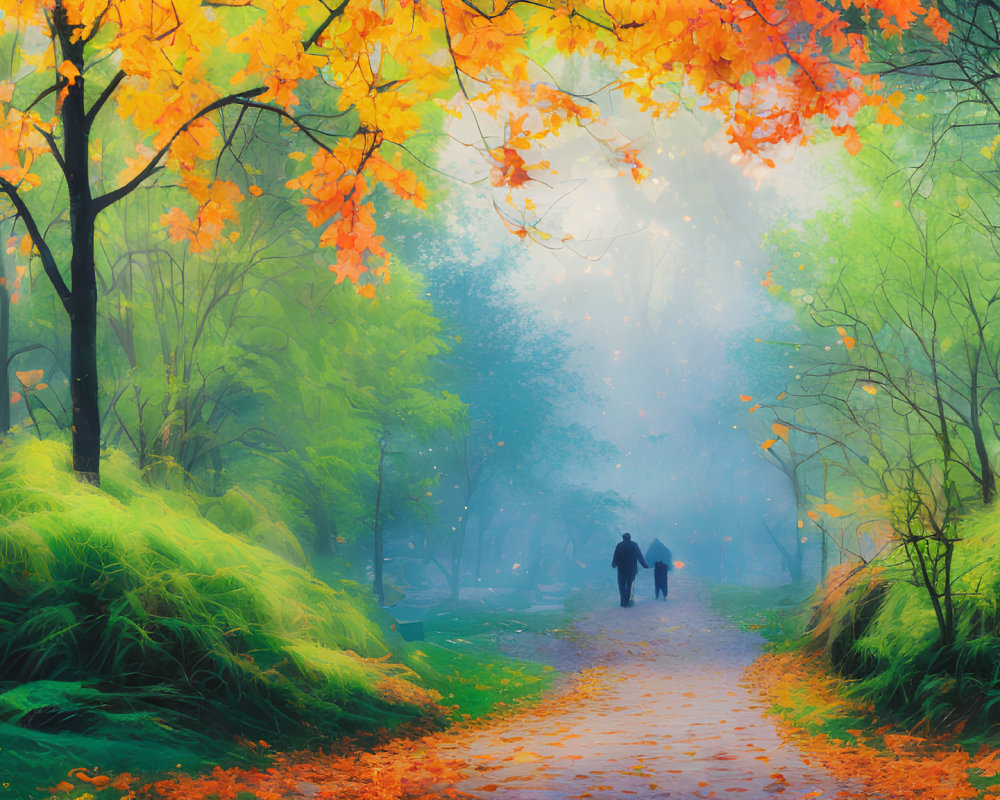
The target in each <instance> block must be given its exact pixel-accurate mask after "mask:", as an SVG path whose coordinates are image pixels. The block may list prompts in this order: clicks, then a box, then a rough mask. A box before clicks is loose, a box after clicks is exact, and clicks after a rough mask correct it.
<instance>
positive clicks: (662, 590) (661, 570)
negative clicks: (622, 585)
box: [646, 539, 673, 600]
mask: <svg viewBox="0 0 1000 800" xmlns="http://www.w3.org/2000/svg"><path fill="white" fill-rule="evenodd" d="M646 560H647V561H652V562H653V597H654V598H655V599H657V600H659V599H660V595H661V594H662V595H663V599H664V600H666V599H667V573H668V572H669V571H670V566H671V561H672V560H673V556H671V555H670V549H669V548H668V547H667V546H666V545H665V544H663V542H661V541H660V540H659V539H653V543H652V544H651V545H650V546H649V549H648V550H647V551H646Z"/></svg>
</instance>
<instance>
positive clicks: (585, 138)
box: [441, 96, 843, 547]
mask: <svg viewBox="0 0 1000 800" xmlns="http://www.w3.org/2000/svg"><path fill="white" fill-rule="evenodd" d="M614 100H615V98H613V97H611V98H609V97H607V96H605V97H604V101H605V104H606V105H608V106H609V108H607V109H604V110H605V111H613V112H614V113H615V118H616V120H617V121H618V122H619V125H618V131H619V135H620V136H625V137H628V139H629V140H631V142H632V144H633V146H635V147H636V148H638V149H639V151H640V153H641V159H642V161H643V163H644V164H646V165H647V166H648V167H649V175H648V177H646V178H645V180H643V181H642V182H641V183H636V182H635V181H633V180H631V179H630V178H629V177H628V176H627V173H625V175H623V174H622V172H621V171H620V165H619V164H610V163H608V162H607V161H606V160H604V159H602V158H601V157H600V154H599V153H597V152H595V149H594V147H593V144H592V142H591V141H590V138H589V135H588V134H584V133H582V132H574V133H566V134H564V135H562V136H560V137H559V138H558V140H557V141H556V143H555V147H553V148H550V149H548V150H547V151H546V152H545V154H544V157H545V158H547V159H548V160H549V161H550V162H551V163H552V165H553V169H556V170H558V174H559V178H560V183H559V184H557V185H553V186H551V187H548V186H544V185H543V186H541V187H538V186H534V187H532V189H531V193H530V197H531V198H532V200H530V201H529V202H531V203H534V205H535V207H536V208H537V212H536V213H537V214H539V215H540V216H541V218H542V221H541V223H539V225H538V226H537V230H534V231H530V232H529V234H528V235H527V236H525V237H523V239H522V240H521V241H520V242H518V240H517V239H516V238H515V237H513V236H512V235H511V232H510V230H509V228H510V227H511V224H512V223H511V222H507V223H506V224H505V223H504V222H503V221H501V220H500V219H498V218H497V215H498V214H501V215H503V216H504V218H505V219H506V220H516V214H515V211H514V209H512V207H511V205H509V204H508V202H507V199H508V193H507V190H506V189H505V188H503V189H496V188H493V187H490V186H489V183H488V181H484V180H483V179H482V177H483V176H482V170H483V166H482V161H481V159H478V158H476V157H475V156H470V153H469V150H468V149H467V148H465V147H462V146H461V145H459V144H455V145H453V146H452V147H451V148H450V150H449V151H447V153H446V155H445V156H444V157H443V158H442V162H441V168H442V169H443V170H444V171H446V173H447V174H449V175H450V176H452V177H453V178H455V179H457V180H455V181H454V182H453V183H452V184H451V189H450V193H451V196H452V202H453V205H454V209H453V211H452V213H451V217H450V219H451V224H452V226H454V228H456V229H459V230H460V229H463V228H464V229H467V230H474V231H476V236H477V237H478V240H479V245H478V246H479V247H481V248H482V250H483V251H490V250H496V251H498V252H508V253H515V254H517V257H518V259H519V261H520V262H521V263H522V266H521V268H520V270H519V272H518V274H517V277H516V280H515V281H514V282H513V285H512V288H514V289H516V290H517V291H518V292H520V293H521V295H522V296H523V297H524V298H526V299H527V300H529V301H530V302H531V303H532V304H534V305H535V306H536V307H537V308H538V309H539V310H540V312H541V313H542V314H543V315H544V316H545V317H546V318H548V319H549V320H551V321H553V322H554V323H555V324H556V325H557V326H558V327H559V328H560V329H562V330H564V331H565V332H566V333H567V334H568V336H569V341H570V343H571V345H572V348H573V356H572V363H573V366H574V368H575V369H576V370H577V371H578V372H579V374H581V375H582V376H584V377H585V379H586V387H587V392H586V393H585V394H584V395H583V396H579V397H578V400H577V402H576V403H575V405H573V406H572V407H570V408H567V409H566V414H567V416H568V417H569V418H570V419H574V420H578V421H579V422H581V423H582V424H584V425H586V426H588V427H590V428H592V429H593V431H594V432H595V434H596V435H597V436H598V437H599V438H601V439H605V440H607V441H609V442H611V443H613V444H614V445H615V446H616V447H617V449H618V450H619V453H618V454H617V455H616V456H613V457H611V458H609V459H608V460H607V463H606V464H604V465H599V466H597V468H596V470H592V471H585V472H584V473H582V474H579V475H577V476H571V477H575V478H576V480H579V481H581V482H584V483H589V484H590V485H592V486H594V487H595V488H598V489H601V490H604V489H614V490H616V491H618V492H619V493H620V494H621V495H622V496H623V497H627V498H631V499H632V501H633V503H634V506H633V507H632V508H631V509H630V510H629V511H628V512H626V514H627V517H626V518H627V520H628V525H629V526H631V527H633V529H634V530H635V532H636V536H637V537H639V538H641V539H642V540H643V541H648V540H650V539H651V538H652V537H654V536H663V537H664V538H666V539H668V540H669V539H670V538H671V537H673V538H676V539H679V540H681V541H683V540H686V539H687V538H688V537H689V536H690V535H691V529H692V526H694V527H701V528H702V533H703V534H704V533H707V531H706V530H705V529H706V528H707V529H709V530H714V531H715V532H716V533H717V534H718V537H719V538H722V537H724V536H725V535H726V534H727V532H729V533H731V532H732V529H733V528H736V527H742V526H743V525H744V524H747V525H748V527H749V528H750V529H753V528H755V527H756V528H758V529H759V522H758V521H756V520H759V519H760V518H761V517H764V518H765V519H766V520H767V521H768V522H769V523H770V524H771V525H773V526H776V527H779V528H780V527H782V526H784V527H789V526H792V525H794V524H795V510H794V503H793V501H792V499H791V497H790V496H789V495H790V489H789V486H788V481H787V479H785V478H784V477H783V476H781V475H780V473H779V472H777V471H776V470H775V469H774V468H773V467H771V466H769V465H767V464H766V463H765V461H764V460H763V458H762V457H761V455H762V453H761V449H760V441H759V438H760V437H758V438H757V439H755V438H754V437H755V433H753V432H752V431H748V429H747V426H746V425H745V424H744V423H745V422H746V421H747V419H748V416H747V408H748V405H747V404H746V403H742V402H740V399H739V395H740V394H747V393H750V394H753V393H757V392H763V393H765V394H766V393H770V394H771V395H772V396H773V395H776V394H778V393H779V392H780V391H781V390H782V389H783V388H784V381H786V380H788V379H789V378H792V377H793V375H792V374H788V375H786V374H784V372H788V373H793V370H792V369H791V367H793V366H794V364H793V363H790V362H789V363H786V362H788V353H787V350H788V348H787V347H784V346H782V345H780V344H772V343H771V342H774V341H775V340H778V341H783V335H784V339H787V338H788V336H787V333H788V330H789V328H790V326H792V325H793V323H792V322H791V321H790V319H789V315H788V314H787V312H786V311H785V310H783V309H781V308H780V307H779V306H777V305H776V304H773V303H771V302H769V300H768V297H767V290H766V288H765V287H764V286H763V285H762V282H765V281H766V277H767V270H768V267H769V264H768V262H767V260H766V256H765V254H764V252H763V250H762V244H763V237H764V235H765V233H766V232H767V231H768V229H769V228H770V227H772V226H774V225H775V224H778V223H787V222H794V221H795V220H797V219H801V218H803V217H805V216H808V215H809V214H811V213H814V212H815V211H817V210H818V209H819V208H821V207H822V205H823V203H824V198H825V197H826V192H828V191H830V188H831V186H830V184H831V182H832V178H831V177H830V175H829V170H828V169H824V159H825V158H828V157H832V158H833V159H834V160H835V159H837V158H840V157H841V154H842V153H843V148H842V145H841V144H840V143H839V142H832V143H830V142H827V143H820V144H816V145H812V146H810V147H808V148H795V147H792V146H789V147H788V148H787V149H786V150H784V151H783V152H782V153H781V154H780V155H779V156H778V163H777V164H776V166H775V167H774V168H770V167H767V166H764V165H763V164H761V163H760V162H759V161H756V160H754V159H751V158H747V157H742V156H741V155H740V154H739V153H738V151H737V150H736V148H735V147H734V146H732V145H731V144H730V143H729V142H727V140H726V137H725V135H724V134H723V133H722V131H721V130H720V126H719V124H718V120H717V119H715V118H713V117H711V116H709V115H707V114H705V113H702V112H698V111H696V110H694V111H687V110H682V111H680V112H679V113H678V114H677V116H675V117H673V118H670V119H661V120H658V121H655V122H651V121H650V120H649V118H648V117H645V116H643V115H641V114H639V113H637V112H633V113H631V114H629V113H628V112H627V111H623V108H622V106H623V105H625V106H626V108H627V104H623V103H622V102H621V101H620V99H618V107H614ZM449 132H450V133H451V135H452V136H453V137H455V139H456V140H457V141H459V142H461V141H464V140H465V139H466V137H470V136H474V135H475V134H474V127H473V125H472V124H471V121H468V120H458V121H455V122H453V123H452V124H451V125H450V127H449ZM463 182H464V183H463ZM520 197H521V198H523V197H524V195H523V194H522V195H521V196H520ZM516 202H517V199H515V204H516ZM522 202H523V199H522ZM494 209H495V210H494ZM755 340H760V341H755ZM793 360H794V359H793ZM783 370H784V372H783ZM570 468H571V469H572V467H570ZM664 528H666V530H664ZM671 528H673V529H674V530H670V529H671ZM765 547H767V545H765Z"/></svg>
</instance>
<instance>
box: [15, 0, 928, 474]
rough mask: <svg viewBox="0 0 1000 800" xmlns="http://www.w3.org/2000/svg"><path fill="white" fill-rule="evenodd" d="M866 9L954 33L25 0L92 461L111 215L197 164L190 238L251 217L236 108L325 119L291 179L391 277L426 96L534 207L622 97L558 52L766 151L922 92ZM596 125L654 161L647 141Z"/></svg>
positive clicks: (23, 129) (336, 245)
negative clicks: (871, 63) (570, 138)
mask: <svg viewBox="0 0 1000 800" xmlns="http://www.w3.org/2000/svg"><path fill="white" fill-rule="evenodd" d="M845 9H847V10H850V11H851V12H852V14H853V13H854V12H861V14H863V16H864V18H865V19H866V20H867V21H868V22H869V23H870V24H871V25H876V24H877V26H878V28H879V30H880V33H881V35H883V36H885V37H889V38H893V37H898V36H899V35H900V33H901V32H902V31H903V30H905V29H908V28H910V27H911V26H913V25H914V24H917V23H918V21H919V24H921V25H923V26H926V27H927V29H928V30H930V31H932V32H933V34H934V35H935V36H937V37H938V38H939V39H942V40H943V39H946V38H947V36H948V25H947V23H946V22H945V21H944V20H942V18H941V16H940V14H938V12H937V10H936V8H935V6H933V5H927V6H925V5H923V4H921V3H920V2H919V0H854V2H849V3H846V4H845V5H836V6H830V5H828V4H826V3H823V2H819V1H818V0H771V1H770V2H734V3H727V4H716V3H711V2H685V3H662V2H658V0H643V1H642V2H633V1H632V0H613V2H606V1H605V2H596V0H580V1H576V0H573V1H572V2H554V3H552V4H546V3H538V2H524V1H522V0H510V1H509V2H481V3H476V2H471V0H470V1H469V2H458V0H440V2H427V1H426V0H399V2H392V3H385V4H372V3H368V2H357V1H356V0H341V2H339V3H334V4H328V3H326V2H324V0H292V1H291V2H287V3H281V4H276V3H271V2H265V1H264V0H261V1H260V2H255V1H254V0H233V1H232V2H229V1H228V0H226V1H225V2H212V3H204V4H202V3H198V2H183V3H177V2H169V3H167V2H138V1H137V0H96V1H95V0H17V2H15V1H14V0H5V1H4V2H3V3H2V4H0V10H2V12H3V16H2V33H3V34H4V36H5V42H6V44H7V47H8V49H9V52H8V53H7V54H6V55H7V56H9V59H7V58H6V57H5V62H7V63H9V64H10V68H9V69H10V71H9V73H8V75H7V78H6V80H4V81H3V82H2V83H0V105H2V123H0V140H2V146H0V195H2V196H3V198H4V205H5V209H4V210H5V213H7V214H9V215H13V216H16V217H17V220H18V224H19V226H20V227H19V232H18V234H17V235H15V237H13V239H14V240H15V241H14V242H13V245H14V246H16V247H18V248H19V249H20V252H21V253H22V254H23V255H24V256H32V257H34V258H37V259H38V261H39V262H40V264H41V268H42V270H43V272H44V274H45V275H46V277H47V278H48V281H49V282H50V284H51V286H52V288H53V289H54V291H55V292H56V294H57V296H58V297H59V299H60V301H61V304H62V305H63V307H64V309H65V311H66V314H67V315H68V318H69V321H70V328H71V330H70V350H71V359H70V360H71V364H70V376H69V384H70V396H71V406H72V432H73V452H74V469H75V470H76V471H77V473H78V475H80V476H81V477H82V478H84V479H87V480H90V481H93V482H98V481H99V470H100V448H101V444H102V439H101V413H100V405H99V401H100V398H99V397H98V373H97V367H98V359H97V320H98V315H97V296H98V291H97V281H96V267H95V255H94V254H95V246H97V245H98V244H99V242H98V241H96V234H95V231H96V225H95V223H96V221H97V219H98V217H99V216H100V215H101V213H102V212H104V211H105V210H106V209H108V208H110V207H112V206H114V205H115V204H116V203H118V202H119V201H120V200H122V199H123V198H125V197H126V196H128V195H130V194H132V193H133V192H135V191H136V190H138V189H139V188H140V187H143V188H152V187H154V186H158V185H173V186H178V187H180V188H181V189H182V190H184V192H185V193H186V195H187V198H188V199H187V200H186V201H183V202H181V203H180V204H179V205H177V206H175V207H173V208H171V209H170V210H168V211H166V212H165V213H164V214H163V216H162V218H161V224H163V225H164V226H166V227H167V228H168V229H169V231H170V234H171V236H172V237H173V238H174V239H175V240H178V241H186V242H188V244H189V247H190V248H191V250H192V251H204V250H205V249H207V248H209V247H212V246H213V245H214V243H216V242H217V241H221V240H223V239H225V238H226V237H227V236H230V235H232V234H233V233H235V231H234V230H233V226H234V225H235V224H236V223H237V222H238V220H239V208H240V204H241V203H243V202H251V201H250V200H247V198H248V197H249V198H253V197H256V196H258V195H259V194H260V193H261V189H260V187H259V186H258V185H257V183H256V182H255V181H254V179H253V174H254V173H253V170H252V169H251V168H250V167H252V166H253V165H249V164H244V163H241V161H240V158H239V154H238V153H236V152H234V151H233V150H232V147H231V145H232V142H233V137H232V132H233V130H234V129H235V128H236V127H239V126H248V125H253V124H254V122H255V121H256V120H258V119H260V118H261V117H262V116H271V117H276V118H279V119H281V120H283V121H284V122H285V123H286V124H287V130H288V133H289V135H290V136H291V135H294V136H295V137H297V138H298V140H299V141H301V142H302V147H303V150H298V151H294V152H293V153H292V154H291V158H292V160H293V161H294V162H295V163H293V164H291V165H290V171H291V176H290V177H289V180H288V185H289V186H290V187H291V188H293V189H295V190H297V191H299V192H301V197H302V204H303V205H304V206H305V213H306V216H307V217H308V219H309V221H310V222H311V223H312V224H313V225H314V226H315V227H316V228H318V229H320V233H319V236H318V239H317V243H318V245H319V246H321V247H328V248H331V250H332V251H333V252H334V255H333V256H332V257H331V259H330V262H331V263H330V268H331V270H332V271H334V272H335V273H336V280H338V281H340V280H349V281H351V282H353V283H355V284H357V285H358V287H359V291H361V292H363V293H365V294H367V295H371V294H372V293H374V292H375V290H376V285H377V284H378V282H379V281H384V280H386V279H387V277H388V273H387V271H386V267H387V258H388V252H387V249H386V246H385V242H384V241H383V239H382V237H381V236H380V235H379V234H378V231H377V223H376V219H377V214H378V210H377V208H376V205H375V202H376V201H375V199H374V198H375V197H376V195H377V191H378V187H380V186H381V187H385V188H386V189H387V190H389V191H391V192H393V193H395V194H396V195H398V196H399V197H401V198H403V199H405V200H408V201H410V202H412V203H414V204H415V205H417V206H420V205H422V204H423V203H424V190H423V189H422V187H421V184H420V182H419V180H418V177H417V173H416V169H417V167H418V165H417V163H416V161H414V160H413V159H412V158H411V157H410V151H411V145H412V142H413V140H414V138H415V137H417V136H419V135H422V134H426V133H427V132H428V131H427V130H426V126H425V124H424V121H423V118H422V116H421V115H422V114H423V113H424V112H425V110H426V109H428V108H430V107H434V106H437V105H442V104H443V105H446V106H447V107H448V108H449V109H450V110H453V111H455V113H463V112H465V111H471V112H472V113H473V114H474V115H475V116H476V118H477V120H479V121H480V131H481V141H480V142H479V143H478V145H477V147H478V149H479V150H480V152H481V154H482V156H483V158H484V160H485V162H486V164H487V165H488V167H489V168H490V179H491V181H492V182H493V184H494V185H496V186H501V187H506V188H508V189H509V200H510V202H511V203H512V204H515V205H518V204H519V203H520V206H518V207H519V208H520V207H522V206H523V207H524V209H525V213H526V214H528V215H530V206H529V205H528V204H527V202H526V198H525V197H524V196H523V194H522V192H523V191H524V190H526V189H527V188H529V187H530V183H531V182H532V181H533V180H535V179H537V178H538V177H540V176H541V175H543V174H545V166H546V162H545V160H544V159H540V160H536V159H537V151H538V149H539V148H540V147H542V146H544V145H545V144H546V142H548V141H549V140H551V139H552V137H554V136H555V135H557V134H558V133H559V131H560V130H561V129H562V128H563V127H564V126H566V125H580V126H583V127H585V128H586V127H588V126H591V125H593V124H595V122H596V120H597V116H598V114H597V111H596V110H595V105H594V104H593V103H592V102H590V101H589V100H587V99H586V96H587V94H588V93H589V92H591V91H593V87H578V86H574V87H568V86H567V87H564V86H560V85H558V84H557V83H556V82H555V81H554V80H553V79H552V77H551V73H550V72H549V71H548V70H547V68H546V67H547V62H548V61H551V60H552V59H553V58H556V57H558V58H569V57H577V56H595V57H597V58H600V59H603V60H605V62H607V63H608V64H611V65H614V70H615V71H614V81H613V86H614V88H615V89H616V90H618V91H619V92H621V94H622V95H624V96H625V97H626V98H628V99H629V100H630V101H632V102H634V103H636V104H637V105H638V106H639V107H640V108H642V109H644V110H646V111H648V112H649V113H650V114H653V115H662V114H669V113H671V112H672V111H673V110H674V109H675V108H676V107H677V105H678V100H677V99H676V98H677V91H678V90H680V89H681V87H686V89H687V90H689V91H693V92H694V93H695V94H697V95H698V96H699V97H701V98H703V106H704V107H705V108H707V109H709V110H713V111H717V112H719V113H720V114H721V115H722V116H724V117H725V119H726V120H727V124H728V133H729V137H730V139H731V140H732V141H733V142H734V143H735V144H737V145H738V146H739V147H740V148H741V149H742V150H743V151H744V152H746V153H751V154H754V155H757V156H759V157H760V158H762V159H764V160H765V161H766V160H767V158H768V156H767V151H768V148H769V147H770V146H772V145H775V144H778V143H783V142H800V141H803V140H804V139H806V138H807V137H808V135H809V133H810V132H811V130H813V126H814V122H815V121H819V120H824V119H825V120H827V121H828V122H829V123H830V125H831V127H832V130H833V131H834V132H835V133H837V134H839V135H842V136H844V140H845V143H846V145H847V147H848V148H849V149H850V150H852V151H857V150H858V149H859V148H860V141H859V140H858V138H857V133H856V131H855V128H854V126H853V125H852V118H853V116H854V114H855V113H856V112H857V111H858V110H859V109H861V108H863V107H865V106H874V107H876V108H878V109H879V115H880V119H881V120H882V121H884V122H886V123H889V124H892V123H895V122H896V121H898V117H897V115H896V112H895V108H896V107H897V106H898V102H899V98H898V97H897V96H896V95H894V94H893V95H890V96H888V97H883V96H882V95H881V94H880V82H879V78H878V76H877V75H876V74H872V73H870V72H868V71H866V69H865V65H866V62H867V61H868V48H869V41H868V39H867V37H866V35H865V33H864V32H863V30H864V27H863V26H861V27H858V26H857V25H856V24H852V22H850V21H849V20H848V19H847V18H846V11H845ZM852 19H853V17H852ZM456 98H457V102H455V100H456ZM487 121H492V123H493V128H492V129H491V128H489V125H488V122H487ZM112 139H113V140H115V141H116V142H118V143H125V144H127V145H128V146H129V147H131V149H132V154H131V155H129V154H127V153H126V154H125V155H118V156H116V158H117V159H118V163H117V164H115V165H111V164H108V163H103V165H102V170H101V173H102V177H101V178H100V179H98V176H97V171H95V169H94V166H95V164H97V163H98V162H101V160H102V159H103V158H104V157H105V155H104V149H103V148H102V146H101V145H102V142H104V141H111V140H112ZM595 141H596V142H597V143H598V144H597V146H599V147H603V148H604V149H605V151H606V156H607V157H608V158H609V159H611V160H612V161H614V162H618V163H620V164H621V166H622V170H623V171H625V172H626V173H628V174H631V175H632V176H633V178H635V179H636V180H639V179H641V178H642V176H643V175H644V167H643V166H642V164H641V160H640V157H639V154H638V151H637V149H636V148H635V147H634V146H632V145H630V144H628V143H623V144H619V143H617V142H608V140H607V138H606V137H601V136H595ZM126 149H127V148H126ZM109 157H110V156H109ZM299 164H301V166H299ZM104 176H106V177H104ZM43 184H45V185H48V186H50V187H56V186H58V187H59V192H58V197H59V198H60V199H59V200H58V202H57V203H56V204H55V206H53V207H48V206H47V204H44V203H39V202H36V201H35V200H33V197H34V196H35V195H36V194H37V192H36V189H37V188H38V187H40V186H42V185H43ZM33 192H35V194H33ZM57 220H58V221H60V224H58V225H55V224H54V223H55V222H56V221H57ZM512 228H513V231H514V233H516V234H517V235H519V236H524V235H526V233H527V225H525V226H520V225H513V226H512Z"/></svg>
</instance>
